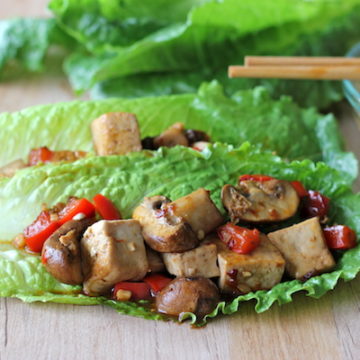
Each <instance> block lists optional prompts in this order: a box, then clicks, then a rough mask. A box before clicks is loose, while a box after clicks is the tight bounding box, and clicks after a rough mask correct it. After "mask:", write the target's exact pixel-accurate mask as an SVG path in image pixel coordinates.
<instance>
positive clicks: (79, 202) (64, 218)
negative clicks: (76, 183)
mask: <svg viewBox="0 0 360 360" xmlns="http://www.w3.org/2000/svg"><path fill="white" fill-rule="evenodd" d="M77 214H84V215H85V217H87V218H91V217H93V216H95V207H94V205H93V204H92V203H91V202H90V201H89V200H87V199H77V198H75V197H73V198H70V200H69V201H68V203H67V204H66V206H65V207H64V208H63V209H62V210H61V211H60V212H59V222H60V224H61V225H62V224H65V223H66V222H68V221H70V220H72V218H73V217H74V216H75V215H77Z"/></svg>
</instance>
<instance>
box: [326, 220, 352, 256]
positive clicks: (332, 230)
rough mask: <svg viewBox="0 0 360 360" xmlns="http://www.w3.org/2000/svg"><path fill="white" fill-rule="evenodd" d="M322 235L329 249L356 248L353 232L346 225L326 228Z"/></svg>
mask: <svg viewBox="0 0 360 360" xmlns="http://www.w3.org/2000/svg"><path fill="white" fill-rule="evenodd" d="M324 235H325V239H326V243H327V246H328V247H329V249H333V250H345V249H351V248H353V247H355V246H356V234H355V231H354V230H352V229H350V228H349V227H348V226H346V225H336V226H329V227H326V228H325V229H324Z"/></svg>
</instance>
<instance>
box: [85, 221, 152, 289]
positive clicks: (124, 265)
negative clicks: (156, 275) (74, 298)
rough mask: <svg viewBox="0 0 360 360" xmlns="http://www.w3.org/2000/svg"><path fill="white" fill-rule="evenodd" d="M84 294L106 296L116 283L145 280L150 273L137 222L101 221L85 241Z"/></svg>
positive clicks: (88, 231) (86, 236)
mask: <svg viewBox="0 0 360 360" xmlns="http://www.w3.org/2000/svg"><path fill="white" fill-rule="evenodd" d="M81 253H82V257H83V272H84V277H85V281H84V292H85V293H86V294H88V295H99V294H105V293H106V292H107V291H109V290H110V289H111V288H112V287H113V286H114V285H115V284H116V283H118V282H120V281H128V280H135V281H136V280H141V279H143V278H144V277H145V275H146V274H147V272H148V270H149V264H148V261H147V258H146V252H145V245H144V239H143V237H142V236H141V227H140V224H139V222H138V221H136V220H111V221H110V220H101V221H98V222H97V223H95V224H94V225H92V226H90V227H89V228H88V229H87V230H86V232H85V233H84V236H83V238H82V240H81Z"/></svg>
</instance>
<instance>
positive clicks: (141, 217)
mask: <svg viewBox="0 0 360 360" xmlns="http://www.w3.org/2000/svg"><path fill="white" fill-rule="evenodd" d="M169 203H170V200H169V199H168V198H166V197H165V196H152V197H145V198H144V200H143V201H142V203H141V204H140V205H139V206H138V207H137V208H136V209H135V210H134V212H133V219H135V220H138V221H139V222H140V224H141V226H142V234H143V237H144V239H145V242H146V243H147V245H148V246H149V247H150V248H152V249H153V250H155V251H158V252H183V251H187V250H191V249H193V248H195V247H196V246H197V245H198V244H199V239H198V238H197V236H196V234H195V233H194V231H193V230H192V228H191V226H190V225H189V224H188V223H186V222H185V220H184V219H183V218H181V217H178V216H175V215H174V214H173V212H172V209H171V206H167V205H168V204H169Z"/></svg>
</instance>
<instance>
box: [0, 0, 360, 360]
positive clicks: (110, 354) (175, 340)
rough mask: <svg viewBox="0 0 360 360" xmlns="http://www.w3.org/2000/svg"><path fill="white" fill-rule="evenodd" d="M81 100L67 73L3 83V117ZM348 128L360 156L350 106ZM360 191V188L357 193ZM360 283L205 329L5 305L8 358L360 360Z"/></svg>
mask: <svg viewBox="0 0 360 360" xmlns="http://www.w3.org/2000/svg"><path fill="white" fill-rule="evenodd" d="M46 3H47V0H22V1H20V0H13V1H11V2H6V4H4V3H3V2H2V4H1V5H0V6H1V11H0V16H1V17H7V16H14V15H26V14H29V15H37V14H39V15H41V14H44V13H46V12H44V11H43V8H44V7H45V4H46ZM72 98H74V96H73V94H72V93H71V90H70V87H69V86H68V84H67V81H66V80H65V79H64V78H63V77H62V76H61V75H60V74H58V75H54V76H50V77H48V76H41V77H40V78H39V77H33V76H30V77H28V78H26V79H24V78H21V77H20V78H19V79H18V80H16V81H8V82H6V83H1V84H0V111H1V112H2V111H13V110H18V109H21V108H23V107H25V106H29V105H35V104H43V103H48V102H54V101H62V100H69V99H72ZM341 118H342V121H341V124H340V125H341V128H342V131H343V133H344V135H345V137H346V139H347V147H348V148H349V149H350V150H353V151H355V152H356V153H357V156H358V157H359V156H360V148H359V146H360V145H359V144H360V143H359V140H358V139H359V131H358V128H357V127H356V124H355V122H354V116H353V115H352V114H351V113H350V112H349V108H348V107H346V106H345V108H343V109H342V114H341ZM357 189H359V186H358V187H357ZM359 294H360V279H359V278H357V279H355V280H354V281H352V282H350V283H344V282H340V284H338V286H337V287H336V289H335V290H334V291H332V292H330V293H328V294H326V295H325V296H324V297H322V298H321V299H319V300H315V299H311V298H308V297H306V296H305V294H297V295H295V297H294V301H293V302H292V303H290V304H287V305H283V306H282V307H279V306H273V307H272V308H271V309H270V310H269V311H267V312H265V313H263V314H256V313H255V312H254V310H253V303H248V304H243V305H241V309H240V311H239V313H238V314H236V315H234V316H231V317H223V318H220V319H218V320H215V321H213V322H212V323H211V324H210V325H209V326H207V327H205V328H204V329H201V330H193V329H191V328H190V327H189V326H188V325H186V324H185V325H176V324H173V323H163V322H154V321H148V320H143V319H137V318H132V317H128V316H121V315H118V314H116V313H115V312H114V311H113V310H111V309H108V308H105V307H101V306H93V307H82V306H74V305H61V304H43V303H37V304H24V303H22V302H21V301H19V300H16V299H0V360H5V359H6V360H8V359H9V360H11V359H36V360H42V359H52V360H55V359H73V358H76V359H77V360H83V359H84V360H85V359H86V360H90V359H126V360H129V359H147V360H148V359H149V360H152V359H156V360H162V359H164V360H165V359H174V360H177V359H181V360H187V359H199V360H203V359H204V360H208V359H211V360H212V359H222V360H224V359H291V360H292V359H299V360H300V359H321V360H322V359H334V360H338V359H354V360H355V359H360V321H359V319H360V317H359V315H360V298H359Z"/></svg>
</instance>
